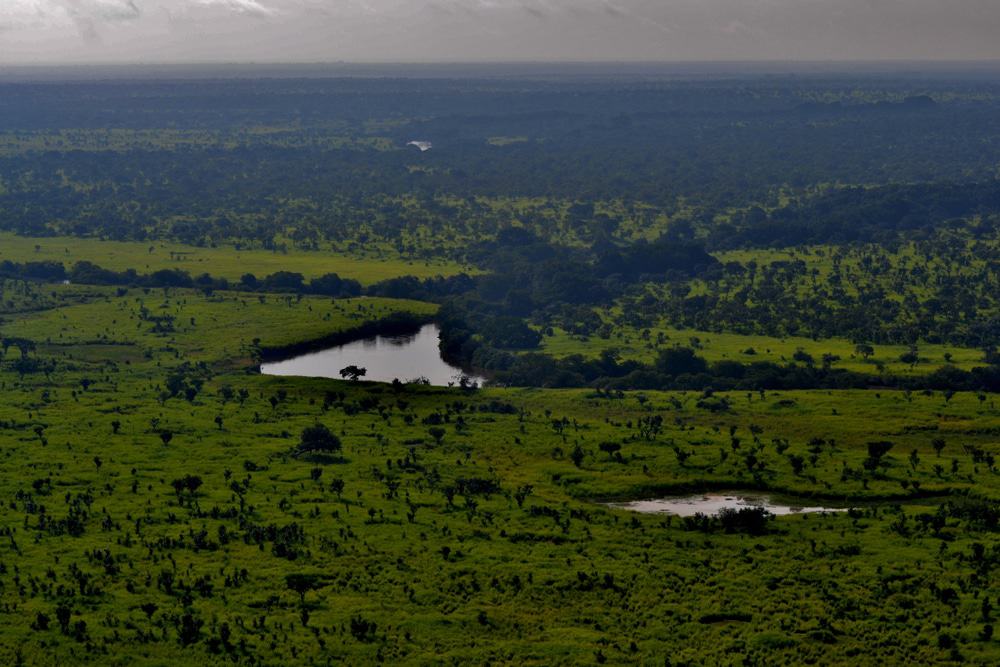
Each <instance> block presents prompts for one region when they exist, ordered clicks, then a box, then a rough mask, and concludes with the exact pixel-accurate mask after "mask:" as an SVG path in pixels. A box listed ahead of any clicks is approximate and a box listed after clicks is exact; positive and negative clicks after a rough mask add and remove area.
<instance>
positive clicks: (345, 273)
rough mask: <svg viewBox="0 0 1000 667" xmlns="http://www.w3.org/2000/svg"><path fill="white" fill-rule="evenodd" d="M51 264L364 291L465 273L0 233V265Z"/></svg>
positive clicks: (437, 264) (325, 257) (401, 263)
mask: <svg viewBox="0 0 1000 667" xmlns="http://www.w3.org/2000/svg"><path fill="white" fill-rule="evenodd" d="M4 259H9V260H12V261H18V262H24V261H56V262H62V263H63V264H66V265H67V266H69V265H72V264H74V263H76V262H79V261H88V262H93V263H94V264H97V265H98V266H101V267H103V268H106V269H111V270H113V271H124V270H126V269H135V270H137V271H138V272H139V273H152V272H154V271H158V270H160V269H180V270H183V271H187V272H188V273H190V274H191V275H193V276H194V275H199V274H202V273H208V274H210V275H212V276H215V277H219V278H226V279H228V280H231V281H236V280H239V279H240V276H242V275H243V274H245V273H254V274H256V275H257V277H258V278H260V277H263V276H266V275H268V274H271V273H274V272H276V271H293V272H297V273H301V274H302V275H303V276H305V278H306V280H309V279H311V278H315V277H317V276H321V275H323V274H326V273H337V274H339V275H340V276H341V277H342V278H353V279H354V280H357V281H359V282H361V283H362V284H365V285H369V284H371V283H375V282H378V281H380V280H386V279H388V278H397V277H400V276H406V275H412V276H417V277H418V278H430V277H434V276H439V275H443V276H448V275H455V274H457V273H461V272H462V271H470V270H471V269H469V268H468V267H462V266H460V265H458V264H455V263H453V262H448V261H445V260H440V261H429V260H407V259H402V258H400V257H399V256H398V255H396V254H395V253H391V252H388V251H386V252H381V251H378V250H377V249H376V250H372V251H371V252H370V253H369V255H367V256H366V255H364V254H363V253H362V254H357V253H353V254H348V253H345V252H338V251H334V250H326V251H305V250H289V251H287V252H277V251H274V252H272V251H270V250H253V249H236V248H233V247H217V248H211V247H197V246H190V245H184V244H180V243H170V242H166V241H152V242H149V243H138V242H130V241H101V240H97V239H81V238H68V237H49V238H35V237H26V236H15V235H14V234H10V233H6V232H0V260H4Z"/></svg>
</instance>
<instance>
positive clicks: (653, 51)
mask: <svg viewBox="0 0 1000 667" xmlns="http://www.w3.org/2000/svg"><path fill="white" fill-rule="evenodd" d="M252 19H264V20H252ZM4 29H6V30H5V31H4ZM0 31H3V32H0V46H2V48H3V58H4V60H5V61H8V62H18V61H21V62H30V61H33V60H42V59H45V60H59V59H63V60H71V61H79V60H81V59H95V60H102V61H135V60H149V59H159V60H192V59H198V60H226V61H233V60H255V61H261V60H281V61H294V60H300V61H302V60H305V61H317V60H369V61H378V60H395V61H399V60H567V59H568V60H600V59H608V60H741V59H750V60H771V59H775V60H781V59H804V60H805V59H808V60H829V59H833V60H837V59H840V60H850V59H881V58H897V59H923V58H926V59H936V58H979V59H989V58H994V59H995V58H1000V39H997V38H996V36H997V35H998V34H1000V1H998V0H949V2H947V3H944V2H941V0H0ZM98 34H99V35H101V36H102V37H103V38H104V40H103V43H102V44H100V45H98V44H96V40H97V35H98ZM81 35H82V36H83V37H84V38H85V39H84V40H80V39H77V38H76V36H81ZM86 39H89V40H90V43H89V44H88V43H87V42H86Z"/></svg>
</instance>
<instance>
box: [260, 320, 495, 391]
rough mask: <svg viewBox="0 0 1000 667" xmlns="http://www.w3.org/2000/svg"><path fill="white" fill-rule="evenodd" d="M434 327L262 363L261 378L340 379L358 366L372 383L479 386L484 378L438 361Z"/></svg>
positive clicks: (367, 339) (425, 326) (377, 337)
mask: <svg viewBox="0 0 1000 667" xmlns="http://www.w3.org/2000/svg"><path fill="white" fill-rule="evenodd" d="M438 335H439V330H438V327H437V325H436V324H425V325H424V326H422V327H421V328H420V330H419V331H417V332H416V333H414V334H407V335H400V336H374V337H372V338H363V339H361V340H356V341H352V342H350V343H345V344H344V345H337V346H335V347H331V348H328V349H325V350H320V351H318V352H308V353H306V354H301V355H298V356H295V357H290V358H288V359H283V360H281V361H272V362H266V363H263V364H261V367H260V372H261V373H263V374H264V375H299V376H305V377H324V378H336V379H338V380H340V379H342V378H341V376H340V369H342V368H345V367H347V366H351V365H353V366H359V367H361V368H364V369H366V370H367V371H368V372H367V373H366V374H365V376H364V377H363V378H362V379H363V380H367V381H371V382H392V381H393V380H395V379H398V380H400V381H402V382H408V381H411V380H418V379H421V378H422V379H424V380H427V383H429V384H432V385H435V386H439V387H446V386H448V385H449V384H450V383H456V384H457V379H458V378H459V377H461V376H462V375H466V376H467V377H469V378H471V379H472V380H474V381H476V382H478V383H480V384H482V383H483V381H484V378H481V377H477V376H474V375H471V374H468V373H463V371H462V369H461V368H459V367H457V366H453V365H451V364H449V363H448V362H447V361H445V360H444V359H442V358H441V352H440V350H438Z"/></svg>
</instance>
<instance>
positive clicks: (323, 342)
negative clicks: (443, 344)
mask: <svg viewBox="0 0 1000 667" xmlns="http://www.w3.org/2000/svg"><path fill="white" fill-rule="evenodd" d="M433 322H434V316H433V315H414V314H413V313H407V312H403V311H400V312H396V313H392V314H390V315H388V316H386V317H383V318H381V319H378V320H372V321H369V322H365V323H364V324H361V325H359V326H357V327H354V328H352V329H345V330H343V331H337V332H334V333H331V334H329V335H326V336H322V337H320V338H314V339H311V340H306V341H301V342H298V343H289V344H287V345H269V346H261V347H260V361H262V362H270V363H273V362H277V361H285V360H287V359H291V358H293V357H297V356H299V355H302V354H308V353H310V352H320V351H322V350H325V349H327V348H330V347H335V346H337V345H347V344H348V343H353V342H355V341H358V340H364V339H365V338H373V337H375V336H407V335H412V334H415V333H417V332H418V331H420V328H421V327H422V326H424V325H427V324H431V323H433Z"/></svg>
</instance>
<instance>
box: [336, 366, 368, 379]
mask: <svg viewBox="0 0 1000 667" xmlns="http://www.w3.org/2000/svg"><path fill="white" fill-rule="evenodd" d="M366 375H368V369H367V368H361V367H359V366H355V365H354V364H351V365H350V366H346V367H344V368H341V369H340V377H342V378H349V379H350V380H351V381H352V382H357V381H358V379H359V378H363V377H364V376H366Z"/></svg>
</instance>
